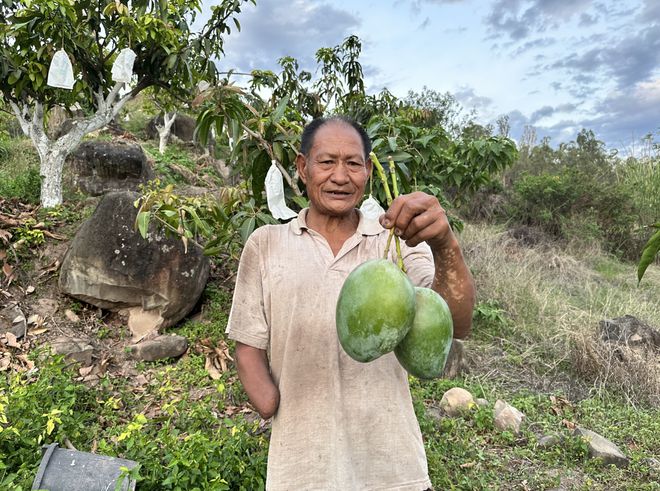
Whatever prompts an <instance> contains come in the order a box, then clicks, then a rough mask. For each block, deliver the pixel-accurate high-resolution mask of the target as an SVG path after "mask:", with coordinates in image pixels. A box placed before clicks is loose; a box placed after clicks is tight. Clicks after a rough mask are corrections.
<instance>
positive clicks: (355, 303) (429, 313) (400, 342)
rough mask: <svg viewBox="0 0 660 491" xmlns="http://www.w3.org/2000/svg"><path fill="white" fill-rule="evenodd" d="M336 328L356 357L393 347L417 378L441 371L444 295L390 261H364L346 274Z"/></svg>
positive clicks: (448, 325)
mask: <svg viewBox="0 0 660 491" xmlns="http://www.w3.org/2000/svg"><path fill="white" fill-rule="evenodd" d="M336 314H337V315H336V322H337V334H338V335H339V341H340V343H341V345H342V347H343V348H344V351H346V353H347V354H348V355H349V356H350V357H351V358H353V359H354V360H357V361H360V362H369V361H373V360H375V359H376V358H378V357H380V356H382V355H384V354H385V353H389V352H391V351H394V353H395V355H396V357H397V359H398V360H399V363H401V365H402V366H403V367H404V368H405V369H406V370H407V371H408V373H410V374H411V375H414V376H416V377H420V378H435V377H439V376H440V375H442V371H443V369H444V366H445V363H446V362H447V357H448V355H449V350H450V348H451V343H452V335H453V322H452V317H451V312H450V311H449V307H448V306H447V303H446V302H445V300H444V299H443V298H442V297H441V296H440V295H439V294H438V293H436V292H435V291H433V290H431V289H430V288H421V287H415V286H413V284H412V283H411V281H410V280H409V279H408V277H407V276H406V275H405V273H403V272H402V271H401V270H400V269H399V268H398V267H397V266H396V265H395V264H394V263H392V262H391V261H388V260H386V259H374V260H371V261H367V262H365V263H363V264H361V265H360V266H358V267H357V268H355V270H353V271H352V272H351V274H350V275H348V277H347V278H346V281H345V282H344V285H343V286H342V289H341V292H340V293H339V299H338V301H337V313H336Z"/></svg>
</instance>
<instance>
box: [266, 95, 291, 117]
mask: <svg viewBox="0 0 660 491" xmlns="http://www.w3.org/2000/svg"><path fill="white" fill-rule="evenodd" d="M288 104H289V97H288V96H287V97H284V98H283V99H282V100H281V101H280V102H279V104H277V107H276V108H275V110H274V111H273V113H272V114H271V115H270V120H271V121H272V122H273V123H279V122H280V120H281V119H282V118H283V117H284V111H286V106H287V105H288Z"/></svg>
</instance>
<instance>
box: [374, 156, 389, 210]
mask: <svg viewBox="0 0 660 491" xmlns="http://www.w3.org/2000/svg"><path fill="white" fill-rule="evenodd" d="M369 158H370V159H371V161H372V162H373V164H374V165H375V166H376V170H377V171H378V177H379V178H380V182H382V183H383V188H385V196H386V197H387V206H390V205H391V204H392V194H391V193H390V186H389V185H388V184H387V176H386V175H385V169H383V166H382V165H381V164H380V161H379V160H378V157H376V154H375V153H373V152H371V153H370V154H369Z"/></svg>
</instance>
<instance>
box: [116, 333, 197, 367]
mask: <svg viewBox="0 0 660 491" xmlns="http://www.w3.org/2000/svg"><path fill="white" fill-rule="evenodd" d="M187 349H188V340H187V339H186V338H184V337H183V336H177V335H170V336H158V337H156V338H154V339H149V340H145V341H142V342H140V343H138V344H133V345H131V346H129V347H128V351H129V353H130V357H131V358H133V359H134V360H141V361H156V360H162V359H165V358H178V357H179V356H181V355H182V354H184V353H185V352H186V350H187Z"/></svg>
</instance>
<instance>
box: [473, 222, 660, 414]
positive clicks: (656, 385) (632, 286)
mask: <svg viewBox="0 0 660 491" xmlns="http://www.w3.org/2000/svg"><path fill="white" fill-rule="evenodd" d="M461 242H462V244H463V248H464V251H465V254H466V258H467V261H468V263H469V265H470V267H471V269H472V271H473V274H474V277H475V282H476V284H477V297H478V301H480V302H485V301H496V302H498V304H499V305H501V306H502V307H503V308H504V310H505V311H506V313H507V315H508V317H509V318H510V319H511V322H510V325H509V326H501V327H500V328H497V327H492V326H490V327H488V328H487V329H490V330H491V331H492V332H486V333H478V332H476V333H475V335H476V336H475V337H476V338H477V339H485V340H486V341H488V342H490V344H491V345H492V344H497V345H498V346H499V347H501V348H502V350H503V351H504V352H505V354H506V356H500V358H502V360H499V361H498V360H497V359H491V360H489V363H488V364H487V365H488V366H489V367H490V370H491V371H492V370H493V366H498V363H499V366H503V364H504V363H503V362H506V363H505V364H506V365H508V366H509V368H510V367H511V366H512V365H516V364H517V365H518V366H519V368H520V369H521V370H525V371H527V372H530V373H531V372H533V373H534V377H536V378H538V374H539V373H543V374H545V376H546V377H550V378H552V377H555V378H556V377H560V378H561V376H562V374H561V373H558V372H560V371H562V370H563V371H564V372H565V371H566V369H567V368H568V370H569V373H568V375H569V376H570V377H571V378H574V379H576V380H575V381H576V382H578V383H579V382H580V381H582V382H588V383H589V384H591V387H592V388H595V389H600V388H603V387H607V388H610V389H615V390H617V391H619V392H621V393H622V394H625V395H626V396H627V397H628V398H629V400H630V401H631V402H637V401H639V402H651V403H655V404H658V403H659V402H660V367H659V366H658V358H659V356H658V354H657V353H655V354H648V355H643V354H641V353H626V354H625V356H623V358H622V357H621V356H619V355H617V352H616V350H615V348H614V347H612V346H611V345H609V344H608V343H603V342H602V341H601V340H600V337H599V329H598V325H599V322H600V321H601V320H602V319H607V318H614V317H619V316H623V315H626V314H630V315H633V316H635V317H637V318H639V319H640V320H642V321H644V322H646V323H647V324H649V325H651V326H654V327H656V328H659V327H660V293H659V292H660V272H659V271H657V268H654V267H652V268H650V269H649V271H648V272H647V276H646V277H645V278H644V281H643V282H642V285H641V286H640V287H637V278H636V265H634V264H623V263H619V262H618V261H617V260H616V259H613V258H611V257H608V256H606V255H604V254H603V253H602V252H600V251H599V250H598V249H597V248H592V249H584V248H583V249H573V250H569V249H570V246H569V247H568V248H567V249H566V250H562V249H561V248H559V247H558V246H557V245H552V244H548V245H537V246H536V247H534V248H530V247H525V246H524V245H521V244H520V243H518V242H517V241H516V240H515V239H513V238H511V237H509V236H508V234H506V232H502V231H501V230H498V229H496V228H494V227H491V226H482V225H471V226H467V227H466V230H465V232H464V233H463V234H462V236H461ZM478 328H479V326H477V329H478ZM488 351H492V349H490V350H485V351H484V350H482V355H483V356H486V357H487V355H485V354H484V353H487V352H488ZM496 351H497V350H496ZM619 354H620V353H619ZM483 356H482V358H483ZM512 359H513V360H514V361H515V363H513V364H512V363H510V361H511V360H512ZM507 360H508V361H507ZM482 362H483V360H482ZM563 375H566V373H564V374H563ZM577 379H580V380H577ZM535 385H539V381H538V380H537V381H536V382H535ZM540 385H545V384H543V383H542V382H541V383H540Z"/></svg>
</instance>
